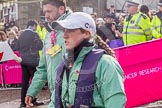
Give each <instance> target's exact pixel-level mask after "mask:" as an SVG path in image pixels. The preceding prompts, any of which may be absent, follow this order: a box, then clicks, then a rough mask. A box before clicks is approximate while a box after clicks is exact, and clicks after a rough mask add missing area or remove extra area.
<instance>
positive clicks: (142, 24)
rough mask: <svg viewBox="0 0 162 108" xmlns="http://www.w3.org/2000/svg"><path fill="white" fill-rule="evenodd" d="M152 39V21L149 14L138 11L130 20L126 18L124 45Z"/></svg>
mask: <svg viewBox="0 0 162 108" xmlns="http://www.w3.org/2000/svg"><path fill="white" fill-rule="evenodd" d="M150 39H151V23H150V19H149V18H148V16H146V15H145V14H142V13H141V12H138V13H136V14H135V15H133V16H132V18H131V19H130V20H128V18H126V19H125V20H124V27H123V41H124V45H131V44H137V43H141V42H145V41H147V40H150Z"/></svg>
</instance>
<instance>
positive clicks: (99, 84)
mask: <svg viewBox="0 0 162 108" xmlns="http://www.w3.org/2000/svg"><path fill="white" fill-rule="evenodd" d="M56 22H57V23H58V24H59V25H61V26H62V27H63V28H64V31H65V32H64V36H63V38H64V44H65V48H66V53H65V55H64V59H63V61H62V63H61V64H60V66H59V68H58V71H57V75H56V81H55V90H54V92H53V96H54V97H55V100H53V101H54V102H53V103H54V104H55V108H81V107H82V108H91V107H100V108H101V107H102V108H124V106H125V102H126V96H125V92H124V84H123V70H122V69H121V67H120V65H119V63H118V62H117V60H116V59H115V58H114V57H113V55H112V52H111V50H107V52H109V53H110V55H108V54H106V52H105V50H103V49H99V48H98V47H96V46H94V45H93V44H92V43H90V42H89V39H90V38H91V37H92V36H94V35H95V33H96V25H95V22H94V20H93V19H92V17H91V16H90V15H89V14H86V13H83V12H74V13H72V14H71V15H70V16H68V17H67V19H66V20H63V21H56ZM100 45H101V43H100ZM106 48H107V47H105V49H106Z"/></svg>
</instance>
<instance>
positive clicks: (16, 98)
mask: <svg viewBox="0 0 162 108" xmlns="http://www.w3.org/2000/svg"><path fill="white" fill-rule="evenodd" d="M20 93H21V89H20V88H3V89H1V88H0V108H19V107H20ZM37 98H38V99H37V100H38V102H43V103H44V104H45V105H41V106H37V107H31V108H48V103H49V101H50V92H49V90H48V89H47V90H41V91H40V92H39V93H38V95H37Z"/></svg>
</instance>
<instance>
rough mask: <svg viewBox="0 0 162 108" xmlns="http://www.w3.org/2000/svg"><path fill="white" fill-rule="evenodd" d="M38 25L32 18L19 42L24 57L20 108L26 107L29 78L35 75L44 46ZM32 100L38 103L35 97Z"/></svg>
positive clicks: (19, 49) (18, 48)
mask: <svg viewBox="0 0 162 108" xmlns="http://www.w3.org/2000/svg"><path fill="white" fill-rule="evenodd" d="M36 27H37V22H36V21H34V20H30V21H29V22H28V24H27V29H26V30H25V31H24V32H23V33H22V34H21V36H20V37H19V39H18V44H17V50H18V51H19V52H20V55H21V58H22V63H21V67H22V89H21V104H20V108H22V107H26V104H25V96H26V92H27V90H28V86H29V80H30V78H32V77H33V76H34V73H35V71H36V66H37V65H38V63H39V50H41V49H42V46H43V43H42V41H41V39H40V38H39V36H38V34H37V33H36V32H35V31H36ZM32 102H33V104H35V105H38V103H37V102H36V99H35V98H33V101H32ZM41 104H42V103H41Z"/></svg>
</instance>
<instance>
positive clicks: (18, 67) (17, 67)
mask: <svg viewBox="0 0 162 108" xmlns="http://www.w3.org/2000/svg"><path fill="white" fill-rule="evenodd" d="M20 68H21V65H15V66H7V65H6V66H5V70H6V71H9V70H10V69H20Z"/></svg>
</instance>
